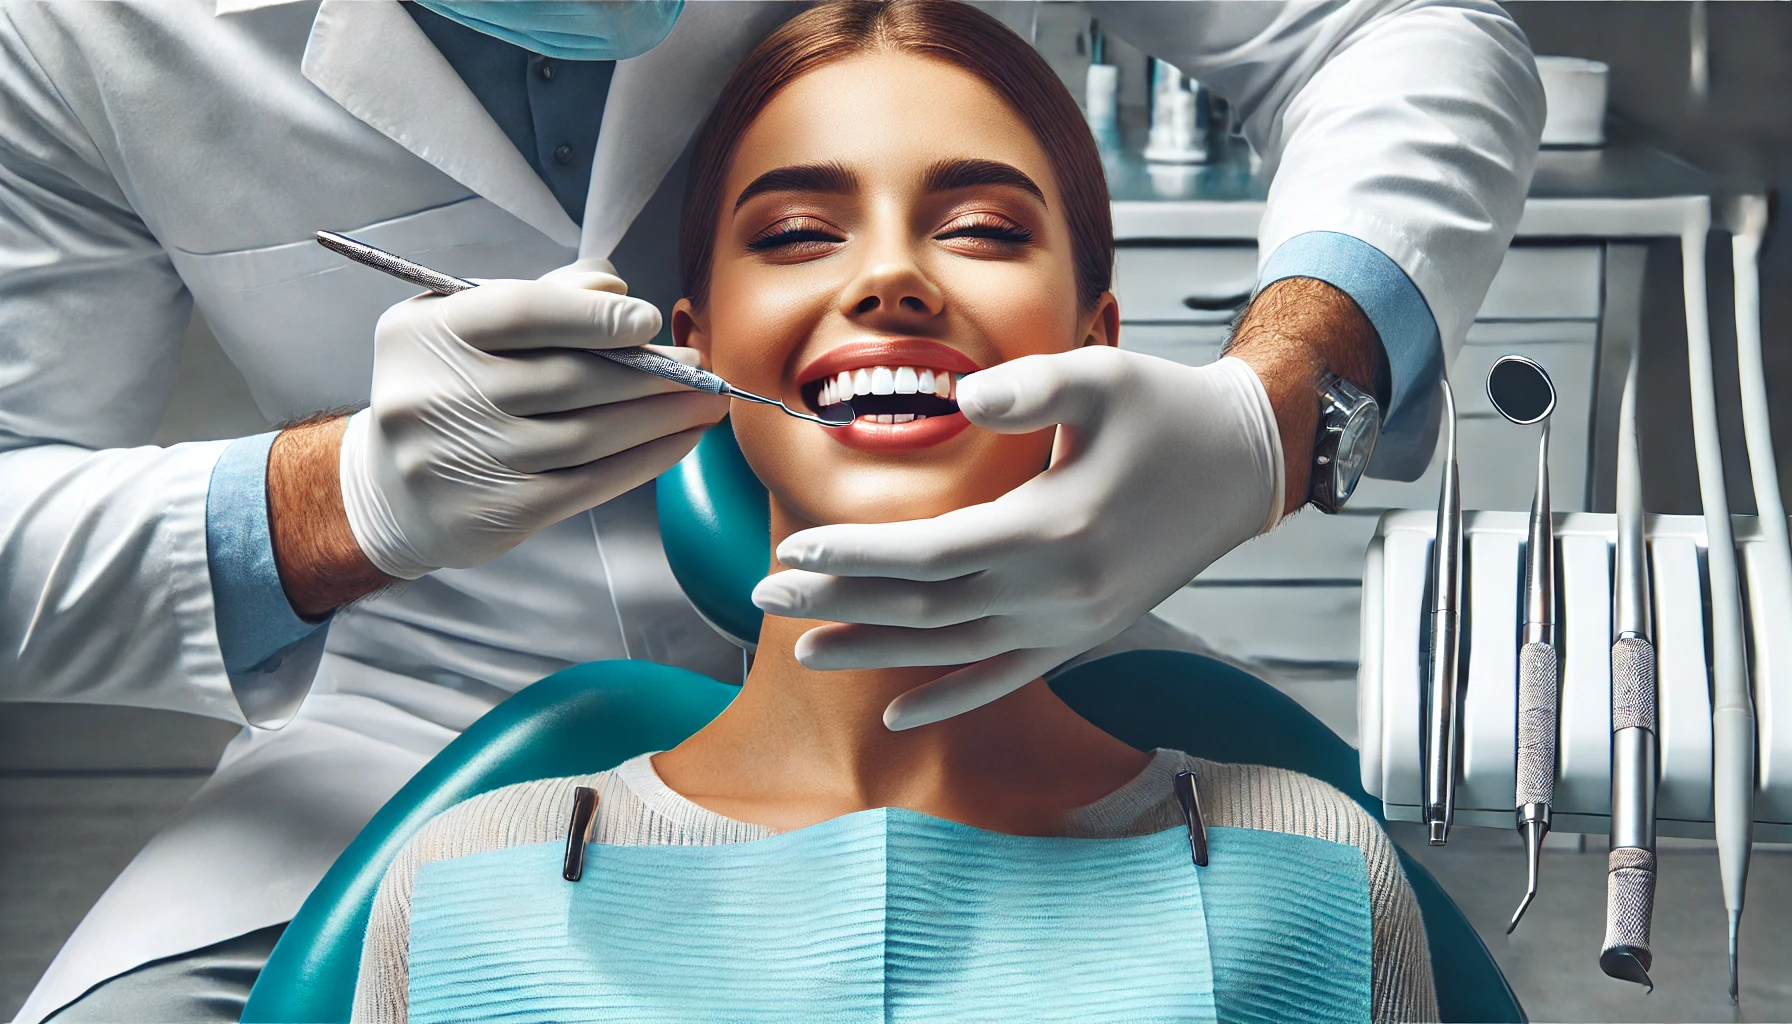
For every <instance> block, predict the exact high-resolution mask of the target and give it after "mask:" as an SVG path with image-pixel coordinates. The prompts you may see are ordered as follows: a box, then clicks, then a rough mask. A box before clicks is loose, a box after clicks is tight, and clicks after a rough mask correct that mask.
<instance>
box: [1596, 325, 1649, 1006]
mask: <svg viewBox="0 0 1792 1024" xmlns="http://www.w3.org/2000/svg"><path fill="white" fill-rule="evenodd" d="M1636 379H1637V355H1636V352H1635V351H1634V349H1633V350H1632V352H1631V356H1630V370H1629V373H1628V375H1627V376H1626V377H1625V380H1624V395H1623V398H1622V399H1621V400H1620V403H1619V409H1618V483H1617V496H1616V498H1617V501H1616V504H1617V524H1618V545H1617V555H1616V563H1617V564H1616V566H1615V569H1616V573H1615V575H1616V580H1617V592H1616V594H1614V595H1613V597H1614V601H1613V604H1614V605H1615V607H1614V609H1613V619H1614V621H1613V623H1612V625H1613V627H1614V628H1613V630H1612V633H1613V639H1612V662H1611V664H1612V695H1611V716H1612V767H1611V771H1612V840H1611V853H1610V854H1609V855H1608V856H1607V859H1606V879H1605V944H1604V946H1603V947H1601V949H1600V952H1599V969H1600V970H1602V971H1604V972H1605V973H1606V974H1608V975H1611V976H1612V977H1614V978H1621V979H1623V980H1625V981H1634V982H1636V983H1637V984H1639V985H1647V986H1649V989H1650V990H1651V991H1653V990H1654V988H1655V983H1654V982H1653V981H1651V980H1650V979H1649V968H1650V967H1652V966H1653V965H1654V954H1653V953H1652V952H1651V951H1650V949H1649V921H1650V917H1651V916H1652V915H1653V913H1654V909H1655V787H1656V783H1657V779H1658V773H1659V766H1658V764H1657V762H1658V759H1659V757H1660V740H1659V738H1658V734H1657V732H1656V728H1657V721H1656V699H1657V690H1656V675H1655V644H1654V642H1653V641H1652V640H1651V639H1650V636H1651V630H1650V614H1649V560H1648V550H1647V548H1645V547H1644V544H1643V484H1642V477H1641V463H1640V461H1639V455H1640V452H1639V449H1638V445H1637V436H1636Z"/></svg>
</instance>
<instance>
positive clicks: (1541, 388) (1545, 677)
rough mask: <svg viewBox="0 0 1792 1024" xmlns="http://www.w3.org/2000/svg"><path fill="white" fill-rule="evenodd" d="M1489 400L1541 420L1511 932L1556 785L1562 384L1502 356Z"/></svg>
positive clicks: (1522, 680)
mask: <svg viewBox="0 0 1792 1024" xmlns="http://www.w3.org/2000/svg"><path fill="white" fill-rule="evenodd" d="M1487 397H1488V399H1489V400H1490V401H1492V402H1493V407H1494V409H1496V410H1498V412H1499V414H1500V415H1501V416H1504V417H1505V418H1506V419H1507V420H1509V421H1511V422H1513V423H1516V424H1519V425H1520V426H1529V425H1530V424H1533V423H1541V424H1542V425H1543V426H1542V433H1541V435H1540V437H1539V439H1538V441H1537V494H1536V497H1534V498H1533V499H1532V500H1531V530H1530V537H1529V539H1528V540H1527V541H1526V545H1525V581H1524V582H1525V586H1524V594H1525V603H1524V635H1523V638H1522V643H1523V646H1522V647H1520V648H1519V652H1518V788H1517V792H1516V796H1517V805H1518V807H1517V816H1518V831H1519V833H1520V834H1521V835H1523V836H1524V847H1525V855H1526V857H1527V862H1528V866H1529V871H1528V874H1527V875H1526V879H1527V881H1526V884H1525V890H1524V899H1522V900H1520V901H1519V904H1518V909H1517V910H1515V911H1513V912H1512V921H1511V923H1510V924H1508V925H1506V934H1507V935H1510V934H1512V931H1513V929H1515V928H1517V927H1518V920H1519V918H1522V917H1523V916H1524V912H1525V911H1526V910H1527V909H1529V908H1530V905H1531V901H1532V900H1534V899H1536V898H1537V872H1538V868H1539V866H1540V862H1541V860H1542V857H1543V837H1544V836H1547V835H1549V825H1550V804H1551V802H1552V801H1553V800H1554V799H1555V789H1556V720H1557V718H1558V717H1559V716H1560V714H1561V700H1562V694H1561V689H1560V683H1559V674H1560V668H1561V663H1560V660H1559V657H1558V655H1557V653H1556V595H1555V575H1556V568H1555V531H1554V529H1553V520H1552V519H1551V518H1550V510H1549V414H1550V413H1552V412H1554V411H1555V408H1556V389H1555V385H1554V384H1553V383H1552V382H1551V381H1550V379H1549V373H1548V372H1547V371H1545V370H1544V369H1543V367H1542V366H1541V365H1539V364H1538V363H1537V362H1536V361H1535V360H1532V359H1528V358H1526V357H1524V356H1503V357H1501V358H1500V359H1499V360H1498V361H1496V362H1495V363H1494V364H1493V368H1492V369H1491V370H1489V371H1487Z"/></svg>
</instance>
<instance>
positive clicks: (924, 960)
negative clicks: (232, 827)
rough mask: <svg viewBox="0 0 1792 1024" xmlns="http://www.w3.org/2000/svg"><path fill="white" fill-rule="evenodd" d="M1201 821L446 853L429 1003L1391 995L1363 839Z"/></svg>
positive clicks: (1313, 1004)
mask: <svg viewBox="0 0 1792 1024" xmlns="http://www.w3.org/2000/svg"><path fill="white" fill-rule="evenodd" d="M1208 842H1209V848H1210V861H1209V864H1208V866H1207V867H1203V868H1199V869H1197V868H1195V867H1194V866H1192V865H1191V864H1190V863H1189V847H1188V839H1187V835H1186V833H1185V832H1184V830H1183V829H1182V828H1180V827H1178V828H1174V829H1168V830H1165V831H1163V832H1159V833H1156V834H1154V835H1147V836H1138V837H1134V838H1127V839H1061V838H1040V837H1025V836H1010V835H1003V834H1000V833H995V832H987V831H984V830H981V829H977V828H972V827H970V826H968V825H961V824H958V823H955V822H950V821H944V820H941V819H938V818H933V817H930V816H927V815H924V814H919V813H916V812H913V811H906V810H902V809H898V808H885V809H878V810H870V811H861V812H859V813H856V814H849V815H846V816H844V817H840V818H835V819H833V820H831V821H827V822H823V823H821V824H819V825H815V826H812V827H809V828H805V829H799V830H797V831H793V832H787V833H782V834H780V835H776V836H772V837H770V838H766V839H760V840H755V841H753V842H745V843H732V844H726V845H721V846H611V845H599V844H593V845H591V846H589V847H587V850H586V860H585V868H584V875H583V878H582V880H581V881H579V882H576V883H573V882H567V881H565V880H563V879H562V877H561V867H562V855H563V853H564V846H563V844H561V843H542V844H536V845H531V846H520V847H513V848H509V849H503V850H495V851H491V852H487V853H479V854H473V855H470V856H466V857H461V858H457V859H453V860H445V861H437V862H433V863H429V864H425V865H424V866H423V867H422V868H420V869H419V870H418V873H417V876H416V880H415V888H414V892H413V897H412V909H411V934H410V989H409V999H410V1019H411V1020H412V1021H414V1022H419V1024H426V1022H434V1021H466V1020H490V1021H497V1020H502V1021H613V1020H625V1021H741V1022H748V1021H798V1020H800V1021H840V1022H847V1021H851V1022H859V1021H863V1022H884V1021H905V1022H906V1021H994V1020H1001V1021H1019V1020H1028V1021H1056V1020H1076V1021H1188V1022H1213V1021H1218V1020H1227V1021H1233V1020H1264V1021H1270V1020H1275V1021H1286V1020H1312V1021H1319V1020H1339V1021H1346V1020H1349V1021H1364V1020H1368V1019H1369V1010H1370V974H1371V958H1372V957H1371V954H1372V944H1371V927H1370V911H1369V896H1368V879H1367V873H1366V870H1365V868H1364V865H1363V859H1362V854H1361V852H1360V851H1359V850H1358V849H1357V848H1356V847H1354V846H1348V845H1341V844H1337V843H1330V842H1326V841H1324V840H1319V839H1312V838H1309V837H1305V836H1294V835H1287V834H1284V833H1277V832H1260V831H1256V830H1251V829H1236V828H1212V829H1209V830H1208Z"/></svg>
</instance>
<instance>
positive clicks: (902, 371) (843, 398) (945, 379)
mask: <svg viewBox="0 0 1792 1024" xmlns="http://www.w3.org/2000/svg"><path fill="white" fill-rule="evenodd" d="M953 384H954V379H953V375H952V374H951V373H950V372H948V371H946V370H935V369H932V368H929V367H921V366H867V367H864V368H861V369H858V370H842V371H840V372H839V373H838V374H837V375H835V376H833V377H829V378H827V379H825V380H823V381H822V384H821V389H820V391H819V393H818V397H817V399H816V401H818V402H820V403H821V404H822V405H837V404H839V403H841V402H850V401H852V400H853V398H854V397H855V396H858V395H934V396H935V397H938V398H947V399H949V398H951V397H952V391H953V387H952V386H953Z"/></svg>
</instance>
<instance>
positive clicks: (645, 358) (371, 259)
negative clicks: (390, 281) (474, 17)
mask: <svg viewBox="0 0 1792 1024" xmlns="http://www.w3.org/2000/svg"><path fill="white" fill-rule="evenodd" d="M317 244H319V245H321V246H323V247H324V248H326V249H329V250H331V251H332V252H337V253H341V254H342V255H344V256H347V257H348V258H349V259H351V260H354V261H355V262H356V263H359V264H361V265H362V266H365V267H372V268H373V269H375V270H378V271H381V272H383V273H387V274H390V275H392V276H393V277H396V278H398V279H399V280H401V281H409V282H410V283H411V284H414V285H416V286H417V287H419V288H424V289H427V290H429V291H432V292H434V293H436V294H437V295H453V294H454V293H455V292H464V291H466V290H467V289H469V288H477V287H478V285H476V284H474V283H473V282H472V281H467V280H463V279H462V278H458V277H452V276H450V275H448V274H444V273H441V272H440V271H436V270H431V269H429V268H428V267H426V266H424V265H423V264H421V263H413V262H411V261H410V260H407V259H405V258H404V257H402V256H397V255H394V254H392V253H389V252H387V251H385V250H384V249H379V248H376V247H374V246H371V245H368V244H367V243H366V242H362V241H358V240H356V239H353V238H350V237H349V236H347V235H341V234H337V233H336V232H334V231H319V232H318V233H317ZM583 351H586V352H590V353H591V354H592V355H595V356H602V357H603V358H605V359H608V360H609V361H611V362H613V363H619V364H621V365H623V366H626V367H628V368H629V369H631V370H640V371H641V372H642V373H651V374H653V375H654V376H655V377H661V378H664V379H666V380H669V381H671V382H672V383H674V384H682V385H684V386H685V387H687V388H691V389H693V390H696V391H703V392H707V393H708V394H712V395H721V396H722V397H724V398H738V399H740V400H742V401H744V402H757V403H759V404H760V405H775V406H777V407H778V408H780V409H782V410H784V411H785V412H786V413H789V414H790V415H792V416H795V417H796V418H797V419H799V420H806V421H808V422H810V423H819V424H821V425H822V426H824V427H844V426H846V425H847V424H849V423H851V422H852V421H853V418H854V414H853V412H852V407H851V405H850V404H848V403H845V402H839V403H836V404H834V405H830V406H828V407H827V408H828V409H829V410H830V411H831V410H836V409H837V410H841V411H843V412H844V414H845V416H846V418H845V419H830V418H827V417H823V416H818V415H815V414H813V413H807V412H800V411H798V410H796V409H792V408H791V407H790V406H788V405H785V404H784V403H783V402H781V401H779V400H778V399H776V398H766V397H765V396H763V395H756V394H754V393H753V392H751V391H746V390H743V389H741V388H737V387H735V386H734V385H732V384H730V383H728V382H727V381H726V380H723V379H722V378H721V377H719V376H717V375H716V374H713V373H711V372H709V371H708V370H702V369H698V368H697V367H695V366H686V365H685V364H683V363H681V362H679V361H678V360H676V359H669V358H667V357H666V356H662V355H660V354H659V353H657V352H649V351H648V350H647V349H645V348H642V347H641V346H639V345H630V346H626V347H623V348H591V349H584V350H583Z"/></svg>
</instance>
